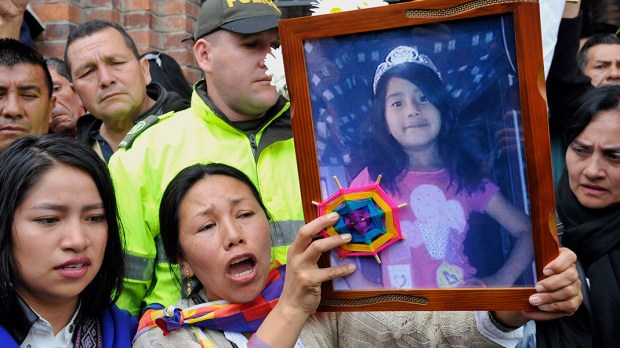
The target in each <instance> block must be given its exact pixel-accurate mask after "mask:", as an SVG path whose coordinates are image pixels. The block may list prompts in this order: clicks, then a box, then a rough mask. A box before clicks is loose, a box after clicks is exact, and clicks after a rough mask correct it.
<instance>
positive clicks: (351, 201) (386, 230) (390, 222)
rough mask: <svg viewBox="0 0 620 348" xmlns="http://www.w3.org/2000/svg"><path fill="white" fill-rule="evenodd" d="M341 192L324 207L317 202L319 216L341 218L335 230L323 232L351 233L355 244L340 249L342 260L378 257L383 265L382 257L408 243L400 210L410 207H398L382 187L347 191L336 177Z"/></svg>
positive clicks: (329, 229)
mask: <svg viewBox="0 0 620 348" xmlns="http://www.w3.org/2000/svg"><path fill="white" fill-rule="evenodd" d="M334 181H336V185H338V191H336V192H334V194H332V195H331V196H329V197H328V198H327V199H326V200H324V201H323V202H321V203H316V202H313V203H314V204H315V205H316V206H317V207H318V209H319V215H326V214H329V213H331V212H336V213H338V215H339V216H340V218H339V219H338V222H337V223H336V224H334V226H330V227H329V228H327V229H325V230H323V232H322V233H321V234H322V235H323V237H330V236H336V235H338V234H344V233H350V234H351V237H352V238H351V242H349V243H347V244H345V245H343V246H341V247H338V248H336V252H338V254H339V255H340V257H341V258H344V257H347V256H374V257H375V259H376V260H377V263H381V259H380V258H379V255H378V253H379V252H380V251H382V250H383V249H385V248H387V247H389V246H390V245H392V244H394V243H396V242H398V241H400V240H402V239H404V238H405V237H404V236H403V234H402V233H401V230H400V219H399V217H398V209H399V208H401V207H404V206H405V205H407V203H403V204H399V205H396V204H395V203H394V201H393V200H392V199H391V198H390V197H389V196H388V195H387V194H386V193H385V191H383V189H382V188H381V186H379V183H380V182H381V176H380V175H379V177H378V178H377V181H375V182H374V183H371V184H368V185H363V186H358V187H349V188H343V187H342V186H341V185H340V182H339V181H338V178H337V177H336V176H334Z"/></svg>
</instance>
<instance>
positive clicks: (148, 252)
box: [109, 81, 303, 316]
mask: <svg viewBox="0 0 620 348" xmlns="http://www.w3.org/2000/svg"><path fill="white" fill-rule="evenodd" d="M201 84H202V85H203V86H204V81H201V82H199V83H198V84H197V85H196V86H199V85H201ZM265 117H270V120H269V121H268V122H266V123H265V124H264V125H263V126H262V128H261V129H260V130H259V131H258V132H257V133H256V134H250V135H246V134H245V133H243V132H242V131H240V130H238V129H236V128H234V127H233V126H231V125H230V124H229V123H228V122H226V121H224V120H223V119H222V118H220V117H218V116H217V115H216V114H215V113H214V111H213V110H212V109H211V108H210V107H209V106H207V104H206V103H205V101H204V100H203V99H202V97H201V96H200V95H199V94H198V92H196V90H194V93H193V95H192V100H191V106H190V108H189V109H187V110H183V111H180V112H176V113H168V114H165V115H161V116H150V117H148V118H147V119H145V120H144V121H142V122H140V123H138V124H136V126H135V127H134V128H133V129H132V130H131V131H130V132H129V134H128V135H127V137H126V138H125V139H124V140H123V142H121V145H120V148H119V150H118V151H117V152H116V153H115V154H114V155H113V156H112V158H111V159H110V163H109V169H110V172H111V175H112V179H113V181H114V186H115V189H116V194H117V199H118V206H119V214H120V217H121V222H122V228H123V231H124V234H125V239H124V240H125V244H126V250H125V253H126V259H127V263H128V265H127V274H126V277H125V279H124V289H123V292H122V293H121V297H120V299H119V301H118V303H117V305H118V306H119V307H120V308H122V309H127V310H129V311H130V312H131V313H132V314H133V315H134V316H137V315H139V314H140V311H141V310H143V309H144V308H145V306H147V305H149V304H153V303H159V304H162V305H164V306H167V305H171V304H173V303H175V302H176V301H177V300H178V299H179V298H180V289H179V288H178V286H177V285H176V283H175V281H174V278H173V276H172V275H171V274H170V267H169V266H170V265H169V264H168V263H167V261H166V257H165V254H164V250H163V246H162V244H161V240H160V237H159V204H160V201H161V197H162V195H163V192H164V190H165V189H166V187H167V185H168V183H169V182H170V181H171V180H172V179H173V178H174V176H175V175H176V174H177V173H178V172H180V171H181V170H182V169H184V168H186V167H188V166H190V165H192V164H196V163H210V162H219V163H224V164H228V165H231V166H233V167H235V168H237V169H239V170H241V171H243V172H244V173H245V174H246V175H247V176H248V177H249V178H250V179H251V180H252V182H253V183H254V184H255V185H256V187H257V188H258V190H259V191H260V193H261V196H262V198H263V201H264V203H265V206H266V207H267V209H268V210H269V212H270V213H271V215H272V216H273V219H274V224H277V225H279V228H272V241H273V252H274V257H275V259H277V260H278V261H280V262H281V263H286V253H287V250H288V246H289V245H290V244H291V243H292V241H293V239H294V238H295V235H296V234H297V231H298V229H299V227H301V225H302V224H303V210H302V205H301V194H300V189H299V177H298V174H297V163H296V159H295V149H294V144H293V137H292V130H291V117H290V112H289V103H288V102H287V101H286V100H285V99H283V98H281V99H280V100H279V101H278V103H277V104H276V105H275V106H274V107H273V108H272V109H271V110H270V111H269V112H268V114H267V115H266V116H265Z"/></svg>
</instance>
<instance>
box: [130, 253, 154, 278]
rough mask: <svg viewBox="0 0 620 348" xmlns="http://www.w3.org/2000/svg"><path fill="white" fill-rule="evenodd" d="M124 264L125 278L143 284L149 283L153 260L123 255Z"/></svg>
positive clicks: (151, 276)
mask: <svg viewBox="0 0 620 348" xmlns="http://www.w3.org/2000/svg"><path fill="white" fill-rule="evenodd" d="M125 262H126V267H127V269H126V273H125V278H127V279H133V280H137V281H143V282H150V281H151V280H152V279H153V269H154V267H155V259H154V258H152V257H140V256H136V255H131V254H127V253H125Z"/></svg>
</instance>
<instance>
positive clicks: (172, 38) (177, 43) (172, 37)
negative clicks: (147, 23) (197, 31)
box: [161, 31, 194, 49]
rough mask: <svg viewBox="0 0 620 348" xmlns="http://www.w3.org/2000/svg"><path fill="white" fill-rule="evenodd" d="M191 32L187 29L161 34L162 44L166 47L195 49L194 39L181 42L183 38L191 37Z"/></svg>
mask: <svg viewBox="0 0 620 348" xmlns="http://www.w3.org/2000/svg"><path fill="white" fill-rule="evenodd" d="M190 35H191V34H190V33H188V32H185V31H182V32H176V33H166V34H162V35H161V40H162V41H163V42H161V46H162V47H165V48H166V49H179V48H183V49H193V47H194V44H193V42H192V41H185V42H181V40H183V39H185V38H187V37H189V36H190Z"/></svg>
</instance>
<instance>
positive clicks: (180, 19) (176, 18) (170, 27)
mask: <svg viewBox="0 0 620 348" xmlns="http://www.w3.org/2000/svg"><path fill="white" fill-rule="evenodd" d="M188 27H189V28H190V30H191V28H193V23H192V22H191V21H190V20H188V19H187V17H186V16H183V15H169V16H163V17H159V18H158V19H157V22H156V24H155V30H157V31H162V32H173V31H179V30H188V29H187V28H188Z"/></svg>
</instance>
